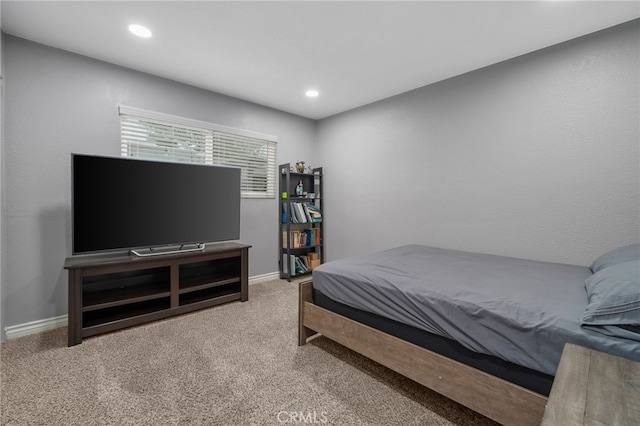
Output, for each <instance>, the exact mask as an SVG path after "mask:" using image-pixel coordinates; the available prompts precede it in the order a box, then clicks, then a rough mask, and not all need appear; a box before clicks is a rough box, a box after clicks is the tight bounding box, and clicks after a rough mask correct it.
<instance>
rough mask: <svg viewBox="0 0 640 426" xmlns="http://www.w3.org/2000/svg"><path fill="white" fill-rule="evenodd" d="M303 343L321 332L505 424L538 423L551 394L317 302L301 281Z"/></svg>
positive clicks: (308, 283)
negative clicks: (476, 366)
mask: <svg viewBox="0 0 640 426" xmlns="http://www.w3.org/2000/svg"><path fill="white" fill-rule="evenodd" d="M298 300H299V317H298V345H299V346H302V345H304V344H306V343H307V339H308V338H309V337H312V336H314V335H316V334H318V333H320V334H322V335H323V336H325V337H327V338H329V339H331V340H333V341H335V342H337V343H339V344H341V345H343V346H346V347H347V348H349V349H351V350H353V351H355V352H358V353H359V354H361V355H364V356H366V357H367V358H369V359H371V360H373V361H376V362H378V363H380V364H382V365H384V366H385V367H387V368H390V369H391V370H393V371H395V372H397V373H400V374H402V375H403V376H405V377H408V378H410V379H412V380H414V381H416V382H418V383H420V384H421V385H423V386H426V387H428V388H430V389H432V390H434V391H436V392H438V393H440V394H442V395H444V396H446V397H448V398H450V399H452V400H454V401H456V402H458V403H460V404H462V405H464V406H466V407H469V408H471V409H472V410H474V411H477V412H478V413H480V414H483V415H485V416H487V417H489V418H490V419H493V420H495V421H497V422H498V423H501V424H504V425H539V424H540V422H541V420H542V416H543V414H544V408H545V405H546V403H547V397H545V396H543V395H540V394H537V393H535V392H532V391H530V390H528V389H525V388H523V387H521V386H518V385H515V384H513V383H510V382H508V381H506V380H503V379H500V378H498V377H495V376H492V375H490V374H487V373H485V372H483V371H480V370H477V369H475V368H473V367H469V366H467V365H465V364H462V363H460V362H458V361H454V360H452V359H449V358H447V357H444V356H442V355H439V354H437V353H435V352H432V351H430V350H427V349H424V348H422V347H420V346H417V345H414V344H413V343H409V342H407V341H405V340H402V339H399V338H397V337H395V336H392V335H390V334H387V333H384V332H381V331H379V330H376V329H374V328H371V327H369V326H366V325H364V324H361V323H359V322H357V321H354V320H352V319H349V318H346V317H344V316H342V315H339V314H336V313H334V312H332V311H329V310H327V309H324V308H321V307H319V306H317V305H315V304H314V301H313V281H312V280H309V281H304V282H301V283H300V288H299V298H298Z"/></svg>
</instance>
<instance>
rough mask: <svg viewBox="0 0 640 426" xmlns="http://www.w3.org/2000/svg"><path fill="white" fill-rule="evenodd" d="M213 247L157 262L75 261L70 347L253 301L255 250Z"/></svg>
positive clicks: (71, 265)
mask: <svg viewBox="0 0 640 426" xmlns="http://www.w3.org/2000/svg"><path fill="white" fill-rule="evenodd" d="M250 247H251V246H248V245H244V244H238V243H221V244H212V245H211V246H209V247H207V248H205V249H204V250H202V251H196V252H189V253H178V254H163V255H158V256H151V257H137V256H129V255H122V254H119V255H96V256H87V257H84V256H83V257H69V258H67V259H66V261H65V264H64V268H65V269H67V270H68V271H69V346H73V345H77V344H79V343H82V339H83V338H85V337H89V336H94V335H96V334H100V333H107V332H111V331H115V330H119V329H122V328H126V327H131V326H135V325H139V324H143V323H147V322H151V321H156V320H159V319H162V318H168V317H172V316H175V315H180V314H183V313H186V312H191V311H195V310H198V309H203V308H208V307H210V306H215V305H220V304H222V303H227V302H231V301H235V300H240V301H243V302H244V301H246V300H248V298H249V294H248V282H249V248H250Z"/></svg>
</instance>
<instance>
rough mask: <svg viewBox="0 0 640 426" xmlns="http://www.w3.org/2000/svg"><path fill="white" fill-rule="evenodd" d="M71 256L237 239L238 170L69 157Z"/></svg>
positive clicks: (154, 162)
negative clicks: (70, 178)
mask: <svg viewBox="0 0 640 426" xmlns="http://www.w3.org/2000/svg"><path fill="white" fill-rule="evenodd" d="M71 162H72V226H73V230H72V234H73V237H72V241H73V243H72V245H73V254H84V253H94V252H102V251H115V250H125V249H127V250H131V249H146V248H151V249H157V248H160V247H167V246H179V245H189V244H205V243H208V242H219V241H228V240H237V239H239V238H240V169H238V168H231V167H218V166H209V165H196V164H184V163H167V162H159V161H146V160H137V159H130V158H111V157H100V156H90V155H80V154H72V160H71Z"/></svg>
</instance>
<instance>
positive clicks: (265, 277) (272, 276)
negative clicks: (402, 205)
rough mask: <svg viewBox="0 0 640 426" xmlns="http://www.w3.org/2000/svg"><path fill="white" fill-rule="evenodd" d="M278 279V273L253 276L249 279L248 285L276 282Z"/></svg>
mask: <svg viewBox="0 0 640 426" xmlns="http://www.w3.org/2000/svg"><path fill="white" fill-rule="evenodd" d="M277 279H280V272H269V273H268V274H262V275H255V276H253V277H249V285H251V284H258V283H262V282H265V281H271V280H277Z"/></svg>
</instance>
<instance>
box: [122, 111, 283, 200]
mask: <svg viewBox="0 0 640 426" xmlns="http://www.w3.org/2000/svg"><path fill="white" fill-rule="evenodd" d="M120 130H121V154H122V156H123V157H133V158H141V159H147V160H158V161H173V162H186V163H196V164H214V165H219V166H230V167H239V168H240V169H241V190H242V198H275V171H276V148H277V139H278V138H277V137H275V136H270V135H264V134H260V133H255V132H250V131H247V130H241V129H234V128H231V127H226V126H220V125H217V124H213V123H207V122H203V121H198V120H191V119H188V118H183V117H176V116H171V115H167V114H162V113H157V112H152V111H145V110H142V109H137V108H131V107H125V106H120Z"/></svg>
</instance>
